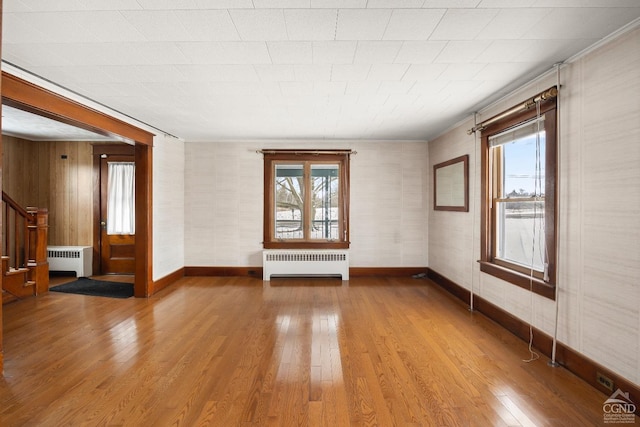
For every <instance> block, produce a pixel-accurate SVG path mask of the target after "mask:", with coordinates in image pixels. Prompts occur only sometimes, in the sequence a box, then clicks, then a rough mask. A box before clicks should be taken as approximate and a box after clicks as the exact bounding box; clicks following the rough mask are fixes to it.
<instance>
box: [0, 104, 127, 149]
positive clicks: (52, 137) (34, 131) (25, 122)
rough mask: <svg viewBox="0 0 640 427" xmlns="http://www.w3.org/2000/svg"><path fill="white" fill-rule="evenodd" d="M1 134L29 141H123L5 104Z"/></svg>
mask: <svg viewBox="0 0 640 427" xmlns="http://www.w3.org/2000/svg"><path fill="white" fill-rule="evenodd" d="M2 134H3V135H8V136H15V137H17V138H24V139H28V140H30V141H124V139H122V138H115V137H109V136H104V135H100V134H97V133H94V132H90V131H88V130H84V129H80V128H78V127H75V126H71V125H68V124H65V123H62V122H58V121H54V120H51V119H48V118H46V117H42V116H38V115H35V114H32V113H29V112H26V111H22V110H19V109H17V108H13V107H9V106H7V105H3V106H2Z"/></svg>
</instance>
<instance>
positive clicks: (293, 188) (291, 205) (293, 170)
mask: <svg viewBox="0 0 640 427" xmlns="http://www.w3.org/2000/svg"><path fill="white" fill-rule="evenodd" d="M275 179H276V182H275V184H276V185H275V188H274V189H275V194H274V199H275V201H276V203H275V210H276V211H275V227H274V230H275V236H274V238H275V239H276V240H280V239H287V240H288V239H302V238H304V233H303V229H302V227H303V220H304V216H303V215H304V182H303V180H304V166H303V165H300V164H282V165H276V178H275Z"/></svg>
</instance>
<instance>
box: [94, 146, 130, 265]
mask: <svg viewBox="0 0 640 427" xmlns="http://www.w3.org/2000/svg"><path fill="white" fill-rule="evenodd" d="M105 156H106V155H103V156H102V157H101V159H100V271H101V273H102V274H134V273H135V265H136V264H135V234H110V233H109V232H108V227H107V224H108V221H109V217H108V209H107V205H108V198H109V186H108V183H109V163H110V162H134V161H135V157H134V156H129V155H108V156H106V157H105Z"/></svg>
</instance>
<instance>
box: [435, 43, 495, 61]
mask: <svg viewBox="0 0 640 427" xmlns="http://www.w3.org/2000/svg"><path fill="white" fill-rule="evenodd" d="M490 44H491V42H490V41H488V40H479V41H450V42H449V43H447V45H446V46H445V47H444V49H442V51H441V52H440V54H439V55H438V56H437V57H436V59H435V60H434V62H436V63H442V62H447V63H450V62H457V63H460V62H473V61H474V60H475V59H476V58H477V57H478V56H479V55H480V54H481V53H482V52H484V50H485V49H486V48H487V47H489V45H490Z"/></svg>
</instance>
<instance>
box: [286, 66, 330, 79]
mask: <svg viewBox="0 0 640 427" xmlns="http://www.w3.org/2000/svg"><path fill="white" fill-rule="evenodd" d="M293 67H294V72H295V76H296V81H300V82H305V81H306V82H314V81H320V82H323V81H325V82H328V81H329V80H331V65H304V64H303V65H294V66H293Z"/></svg>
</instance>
